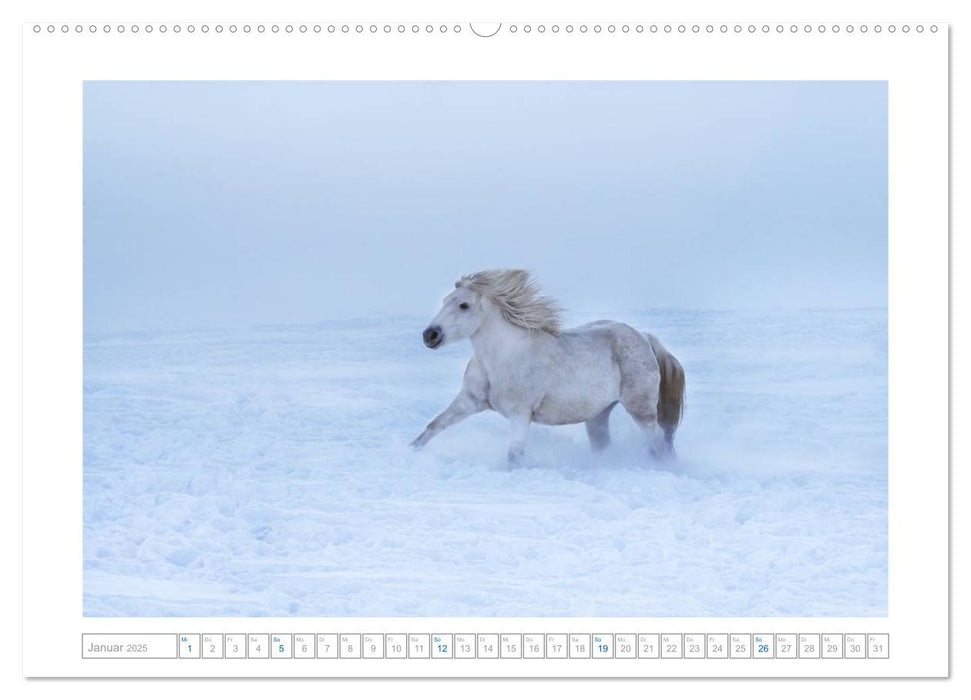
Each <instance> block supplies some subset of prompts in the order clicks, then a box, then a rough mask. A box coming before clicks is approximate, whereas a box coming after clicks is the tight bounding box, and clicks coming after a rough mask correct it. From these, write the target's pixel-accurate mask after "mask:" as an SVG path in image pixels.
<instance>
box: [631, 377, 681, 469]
mask: <svg viewBox="0 0 971 700" xmlns="http://www.w3.org/2000/svg"><path fill="white" fill-rule="evenodd" d="M659 386H660V376H659V374H658V372H657V370H656V369H655V370H654V372H644V373H643V374H640V375H637V376H635V377H633V378H628V377H624V385H623V387H622V389H621V398H620V401H621V403H623V404H624V409H625V410H626V411H627V412H628V413H629V414H630V416H631V418H633V419H634V422H635V423H637V425H638V426H639V427H640V429H641V430H643V431H644V435H645V436H646V437H647V440H648V446H649V448H650V450H651V456H652V457H655V458H656V459H663V458H666V457H669V456H671V455H672V450H671V446H670V444H669V443H668V442H667V441H666V440H665V435H664V431H663V430H662V428H661V425H660V424H659V423H658V419H657V418H658V416H657V400H658V394H659V391H660V388H659Z"/></svg>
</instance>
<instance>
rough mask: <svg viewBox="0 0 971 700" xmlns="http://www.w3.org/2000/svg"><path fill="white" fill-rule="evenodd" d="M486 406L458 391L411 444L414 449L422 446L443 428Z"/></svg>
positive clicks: (468, 394)
mask: <svg viewBox="0 0 971 700" xmlns="http://www.w3.org/2000/svg"><path fill="white" fill-rule="evenodd" d="M486 408H488V406H487V404H486V403H485V402H483V401H481V400H479V399H477V398H475V397H474V396H473V395H472V394H470V393H468V392H467V391H464V390H463V391H461V392H459V395H458V396H456V397H455V400H454V401H452V403H451V404H449V406H448V408H446V409H445V410H444V411H442V412H441V413H440V414H438V416H436V417H435V420H433V421H432V422H431V423H429V424H428V427H427V428H425V430H424V431H423V432H422V434H421V435H419V436H418V437H416V438H415V439H414V440H413V441H412V443H411V446H412V447H414V448H416V449H419V448H421V447H424V446H425V444H426V443H427V442H428V441H429V440H431V439H432V438H433V437H435V436H436V435H438V434H439V433H440V432H442V431H443V430H445V428H447V427H449V426H451V425H455V424H456V423H458V422H459V421H461V420H465V419H466V418H468V417H469V416H471V415H473V414H475V413H479V412H480V411H484V410H485V409H486Z"/></svg>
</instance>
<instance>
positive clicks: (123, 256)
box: [84, 82, 888, 332]
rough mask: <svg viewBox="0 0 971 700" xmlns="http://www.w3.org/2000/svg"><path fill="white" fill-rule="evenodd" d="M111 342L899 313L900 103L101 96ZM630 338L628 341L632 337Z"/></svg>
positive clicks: (273, 90)
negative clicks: (896, 145)
mask: <svg viewBox="0 0 971 700" xmlns="http://www.w3.org/2000/svg"><path fill="white" fill-rule="evenodd" d="M84 117H85V119H84V323H85V331H86V332H100V331H125V330H147V329H160V328H172V329H175V328H193V327H235V326H241V325H243V326H252V325H274V324H312V323H315V322H322V321H327V320H345V319H352V318H366V317H368V318H373V317H375V316H381V315H389V316H413V317H423V316H426V315H427V316H428V317H429V318H430V317H431V315H433V314H434V312H435V311H436V310H437V308H438V305H439V303H440V300H441V298H442V297H443V296H444V295H445V294H447V293H448V291H449V290H450V289H451V288H452V284H453V283H454V281H455V280H456V279H457V278H458V277H459V276H460V275H462V274H464V273H468V272H471V271H474V270H478V269H483V268H488V267H525V268H528V269H531V270H532V271H533V272H534V274H535V276H536V279H537V281H538V282H539V283H540V285H541V286H542V287H543V288H544V291H545V292H546V293H547V294H549V295H551V296H553V297H555V298H556V299H557V300H558V301H559V302H560V303H561V304H562V305H563V306H564V307H565V308H566V309H567V314H566V315H567V317H568V318H569V317H571V316H575V315H578V314H587V313H596V314H598V315H609V314H611V313H623V312H625V311H634V310H645V309H679V310H698V311H702V310H703V311H742V310H791V311H798V310H807V309H813V308H847V309H849V308H885V307H886V306H887V261H888V256H887V205H888V202H887V196H888V195H887V87H886V83H885V82H660V83H656V82H610V83H601V82H528V83H517V82H494V83H492V82H488V83H481V82H468V83H465V82H395V83H381V82H350V83H333V82H309V83H308V82H299V83H289V82H273V83H269V82H265V83H262V82H86V83H85V87H84ZM620 320H622V319H620Z"/></svg>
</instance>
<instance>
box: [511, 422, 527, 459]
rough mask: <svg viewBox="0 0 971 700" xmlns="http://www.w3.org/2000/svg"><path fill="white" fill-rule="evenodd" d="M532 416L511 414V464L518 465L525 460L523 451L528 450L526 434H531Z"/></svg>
mask: <svg viewBox="0 0 971 700" xmlns="http://www.w3.org/2000/svg"><path fill="white" fill-rule="evenodd" d="M530 421H531V418H530V416H528V415H527V416H510V418H509V422H510V424H511V427H512V431H511V434H510V436H509V466H510V467H517V466H519V465H520V464H521V463H522V461H523V453H524V452H525V451H526V436H527V435H529V423H530Z"/></svg>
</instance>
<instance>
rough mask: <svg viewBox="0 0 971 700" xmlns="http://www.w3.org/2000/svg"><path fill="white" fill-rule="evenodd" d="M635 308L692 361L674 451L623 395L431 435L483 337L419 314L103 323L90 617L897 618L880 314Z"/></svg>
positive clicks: (90, 368) (88, 488)
mask: <svg viewBox="0 0 971 700" xmlns="http://www.w3.org/2000/svg"><path fill="white" fill-rule="evenodd" d="M616 317H617V318H618V319H619V320H624V321H627V322H631V323H633V324H634V325H636V326H637V327H639V328H641V329H644V330H650V331H652V332H654V333H656V334H657V335H658V336H659V337H660V338H661V340H662V342H664V343H665V344H666V345H667V347H668V348H669V349H670V350H671V351H672V352H674V353H675V355H676V356H677V357H678V358H679V359H680V360H681V362H682V364H683V365H684V367H685V370H686V373H687V387H688V389H687V409H686V413H685V417H684V423H683V424H682V426H681V428H680V429H679V431H678V434H677V438H676V445H677V448H678V450H679V453H680V459H679V461H678V462H677V463H676V464H665V465H656V464H651V463H650V462H649V461H647V459H646V458H645V457H644V452H643V445H642V443H641V441H640V440H639V436H638V434H637V432H636V428H635V426H634V425H633V423H632V422H631V421H630V419H629V418H628V417H627V415H626V414H625V413H624V412H623V410H621V409H620V408H618V410H616V411H615V412H614V414H613V417H612V419H611V430H612V432H613V435H614V445H613V446H612V447H611V448H610V449H609V450H608V451H607V452H605V453H603V454H600V455H597V456H595V455H593V454H591V452H590V450H589V447H588V443H587V439H586V435H585V433H584V429H583V426H582V425H578V426H567V427H558V428H549V427H542V426H534V427H533V428H532V430H531V433H530V440H529V443H528V445H527V464H526V465H525V466H524V467H523V468H520V469H517V470H514V471H506V470H505V468H504V467H505V453H506V447H507V422H506V421H505V419H503V418H502V417H501V416H498V415H496V414H481V415H478V416H474V417H472V418H470V419H469V420H467V421H466V422H464V423H462V424H460V425H458V426H456V427H454V428H452V429H451V430H449V431H446V432H445V433H443V434H442V435H440V436H439V437H438V438H436V439H435V440H433V441H432V442H431V443H430V444H429V445H428V447H427V448H426V449H425V451H424V452H420V453H419V452H414V451H412V450H411V449H409V448H408V443H409V442H410V440H411V439H412V438H414V437H415V436H416V435H417V434H418V433H419V432H420V431H421V430H422V428H423V427H424V426H425V424H426V423H427V422H428V421H429V420H430V419H431V418H433V417H434V416H435V415H436V413H437V412H439V411H440V410H442V409H443V408H444V407H445V406H446V405H447V403H448V402H449V401H450V400H451V398H452V397H453V395H454V393H455V392H456V391H457V389H458V387H459V385H460V379H461V374H462V371H463V368H464V365H465V362H466V360H467V358H468V356H469V355H470V353H471V350H470V348H469V346H468V344H460V345H459V346H456V347H448V348H445V349H443V350H439V351H436V352H432V351H429V350H427V349H426V348H425V347H424V346H423V345H422V344H421V340H420V334H421V330H422V328H423V327H424V325H425V323H426V322H427V320H428V319H427V318H426V317H420V318H410V319H409V318H396V319H390V320H388V319H384V320H380V321H369V320H362V321H350V322H348V321H341V322H328V323H321V324H317V325H313V326H274V327H258V328H252V329H246V330H235V331H204V332H199V331H195V332H189V331H185V332H159V333H128V334H100V335H87V336H86V337H85V343H84V613H85V614H86V615H91V616H116V615H119V616H169V615H193V616H222V615H246V616H255V615H272V616H288V615H297V616H425V615H428V616H432V615H434V616H492V615H505V616H550V615H555V616H696V615H698V616H769V615H771V616H790V615H797V616H879V615H884V614H886V612H887V314H886V310H882V309H880V310H850V311H830V310H810V311H799V312H747V313H737V312H685V311H677V312H674V311H656V312H643V313H639V314H627V315H620V314H617V315H616ZM570 320H572V321H576V322H581V321H587V320H592V317H580V316H576V317H575V318H573V319H570Z"/></svg>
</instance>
